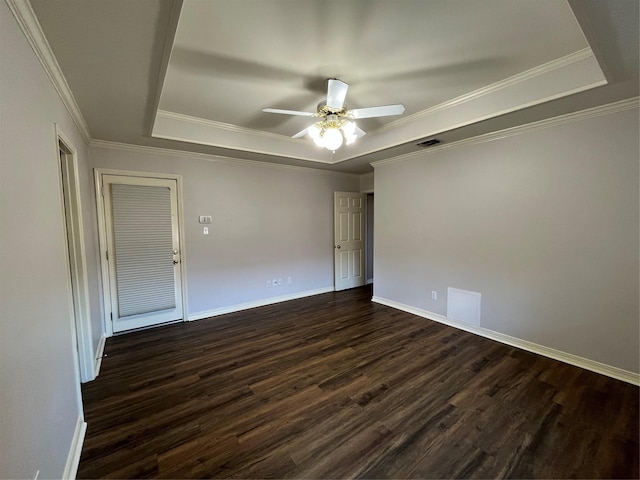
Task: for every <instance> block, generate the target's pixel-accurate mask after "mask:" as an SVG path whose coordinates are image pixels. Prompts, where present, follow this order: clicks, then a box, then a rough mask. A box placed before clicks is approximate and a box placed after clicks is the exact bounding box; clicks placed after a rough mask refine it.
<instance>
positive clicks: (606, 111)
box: [371, 97, 640, 168]
mask: <svg viewBox="0 0 640 480" xmlns="http://www.w3.org/2000/svg"><path fill="white" fill-rule="evenodd" d="M639 106H640V97H632V98H628V99H625V100H621V101H619V102H614V103H609V104H606V105H600V106H597V107H593V108H588V109H586V110H580V111H578V112H573V113H568V114H566V115H560V116H558V117H552V118H547V119H544V120H540V121H537V122H532V123H527V124H524V125H518V126H517V127H511V128H506V129H504V130H498V131H496V132H491V133H486V134H484V135H478V136H477V137H471V138H466V139H464V140H459V141H457V142H453V143H444V144H441V145H438V146H436V147H433V148H429V149H428V150H417V151H415V152H411V153H405V154H403V155H398V156H396V157H391V158H386V159H384V160H378V161H377V162H372V163H371V165H372V166H373V167H374V168H375V167H381V166H383V165H391V164H394V163H399V162H404V161H407V160H412V159H414V158H422V157H424V156H426V155H433V154H435V153H438V152H441V151H443V150H448V149H451V148H458V147H464V146H470V145H476V144H480V143H485V142H491V141H494V140H500V139H503V138H508V137H513V136H516V135H522V134H524V133H530V132H535V131H537V130H543V129H545V128H551V127H556V126H559V125H564V124H567V123H573V122H579V121H582V120H587V119H589V118H595V117H601V116H604V115H612V114H614V113H618V112H623V111H625V110H632V109H634V108H638V107H639Z"/></svg>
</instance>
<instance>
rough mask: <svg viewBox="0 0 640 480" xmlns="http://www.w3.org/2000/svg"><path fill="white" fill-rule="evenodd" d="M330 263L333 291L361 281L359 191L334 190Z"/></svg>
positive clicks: (361, 201)
mask: <svg viewBox="0 0 640 480" xmlns="http://www.w3.org/2000/svg"><path fill="white" fill-rule="evenodd" d="M334 263H335V267H334V273H335V289H336V291H337V290H346V289H347V288H354V287H360V286H362V285H364V284H365V280H366V279H365V272H364V194H362V193H353V192H335V193H334Z"/></svg>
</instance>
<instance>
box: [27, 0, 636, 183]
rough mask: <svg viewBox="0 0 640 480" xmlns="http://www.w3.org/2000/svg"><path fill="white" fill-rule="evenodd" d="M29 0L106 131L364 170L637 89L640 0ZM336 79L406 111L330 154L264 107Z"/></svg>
mask: <svg viewBox="0 0 640 480" xmlns="http://www.w3.org/2000/svg"><path fill="white" fill-rule="evenodd" d="M31 4H32V7H33V9H34V11H35V13H36V16H37V17H38V20H39V22H40V24H41V26H42V28H43V31H44V33H45V35H46V37H47V38H48V40H49V43H50V45H51V48H52V50H53V52H54V54H55V55H56V58H57V59H58V62H59V64H60V66H61V68H62V71H63V73H64V75H65V77H66V78H67V81H68V83H69V85H70V86H71V90H72V91H73V93H74V96H75V98H76V100H77V103H78V105H79V106H80V109H81V111H82V113H83V115H84V117H85V119H86V121H87V123H88V125H89V129H90V132H91V136H92V137H93V138H94V139H98V140H106V141H114V142H123V143H132V144H137V145H156V146H161V147H167V148H179V149H183V150H191V151H197V152H204V153H212V154H222V155H226V156H231V157H240V158H250V159H255V160H262V161H272V162H277V163H287V164H293V165H305V166H311V167H318V168H330V169H334V170H341V171H351V172H357V173H361V172H365V171H368V170H370V168H371V167H369V165H368V163H369V162H370V161H372V160H376V159H379V158H384V157H388V156H392V155H396V154H400V153H404V152H406V151H411V150H412V149H413V150H415V149H416V148H417V147H415V143H417V142H418V141H419V140H421V139H424V138H426V137H431V136H436V135H437V136H438V138H440V139H442V140H443V141H454V140H457V139H460V138H464V137H467V136H469V135H474V134H478V133H486V132H487V131H491V130H495V129H499V128H505V127H509V126H513V125H517V124H521V123H525V122H527V121H535V120H538V119H540V118H545V117H546V116H550V115H554V114H562V113H568V112H570V111H575V110H578V109H580V108H588V107H590V106H594V105H597V104H601V103H606V102H610V101H615V100H619V99H622V98H628V97H631V96H637V95H638V93H637V90H638V87H637V83H638V2H637V1H636V0H615V1H612V2H603V1H600V0H593V1H590V0H576V1H572V2H567V1H565V0H518V1H516V0H483V1H472V0H429V1H426V0H393V1H390V0H349V1H344V0H208V1H198V0H184V2H180V1H172V0H164V1H160V0H136V1H130V0H109V1H108V2H105V1H102V0H57V1H55V2H52V1H50V0H31ZM70 26H73V28H69V27H70ZM603 72H604V73H603ZM605 75H606V80H607V81H605ZM330 77H334V78H340V79H341V80H343V81H345V82H347V83H348V84H349V91H348V94H347V100H346V102H347V105H348V106H349V107H350V108H360V107H368V106H376V105H386V104H391V103H403V104H404V105H405V107H406V112H405V114H404V115H403V116H402V117H400V118H399V117H387V118H378V119H368V120H362V121H361V123H359V126H360V127H361V128H363V129H364V130H366V131H367V135H366V136H365V137H363V138H361V139H360V140H359V141H358V142H357V143H356V145H352V146H349V147H343V148H342V149H341V150H339V151H338V152H336V154H335V155H332V154H331V153H330V152H328V151H326V150H321V149H318V148H317V147H316V146H315V145H313V143H312V142H311V141H310V140H308V139H299V140H293V139H291V138H290V136H291V135H293V134H295V133H297V132H298V131H300V130H301V129H303V128H304V127H305V126H306V125H308V119H305V117H289V116H283V115H274V114H267V113H263V112H262V111H261V109H262V108H265V107H273V108H283V109H291V110H306V111H315V107H316V104H317V103H318V102H320V101H322V100H323V99H324V98H325V95H326V83H325V81H326V79H327V78H330ZM607 82H608V84H607ZM605 84H606V85H605ZM594 87H597V88H594ZM578 92H582V93H578ZM563 97H564V98H563ZM305 120H306V122H305ZM154 137H157V138H154Z"/></svg>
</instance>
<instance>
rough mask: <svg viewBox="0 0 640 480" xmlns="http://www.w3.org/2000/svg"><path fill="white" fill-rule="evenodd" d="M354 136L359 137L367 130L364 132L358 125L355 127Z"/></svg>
mask: <svg viewBox="0 0 640 480" xmlns="http://www.w3.org/2000/svg"><path fill="white" fill-rule="evenodd" d="M355 133H356V137H357V138H360V137H364V136H365V135H366V134H367V132H365V131H364V130H362V129H361V128H360V127H356V132H355Z"/></svg>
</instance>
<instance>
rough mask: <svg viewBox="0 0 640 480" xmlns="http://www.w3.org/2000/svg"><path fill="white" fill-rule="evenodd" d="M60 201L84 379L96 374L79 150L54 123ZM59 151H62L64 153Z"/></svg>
mask: <svg viewBox="0 0 640 480" xmlns="http://www.w3.org/2000/svg"><path fill="white" fill-rule="evenodd" d="M54 129H55V141H56V145H55V146H56V150H55V151H56V158H57V163H58V177H59V182H60V200H61V202H62V211H63V215H64V220H63V224H64V225H63V227H64V234H65V239H64V240H65V241H64V244H65V250H66V252H67V259H68V265H69V287H70V292H71V307H72V312H73V327H74V332H75V337H76V338H75V340H76V342H75V343H76V350H77V357H78V368H79V374H80V381H81V382H83V383H84V382H90V381H92V380H94V379H95V377H96V368H95V359H94V358H93V357H94V350H93V345H92V332H91V308H90V305H91V303H90V298H89V284H88V275H87V256H86V248H85V243H84V223H83V220H82V201H81V193H80V176H79V174H78V155H77V150H76V148H75V146H74V145H73V143H72V142H71V140H70V139H69V137H67V135H65V134H64V132H63V131H62V130H61V129H60V127H59V126H58V125H57V124H54ZM60 152H63V153H64V154H63V155H62V154H61V153H60Z"/></svg>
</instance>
